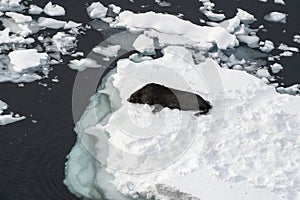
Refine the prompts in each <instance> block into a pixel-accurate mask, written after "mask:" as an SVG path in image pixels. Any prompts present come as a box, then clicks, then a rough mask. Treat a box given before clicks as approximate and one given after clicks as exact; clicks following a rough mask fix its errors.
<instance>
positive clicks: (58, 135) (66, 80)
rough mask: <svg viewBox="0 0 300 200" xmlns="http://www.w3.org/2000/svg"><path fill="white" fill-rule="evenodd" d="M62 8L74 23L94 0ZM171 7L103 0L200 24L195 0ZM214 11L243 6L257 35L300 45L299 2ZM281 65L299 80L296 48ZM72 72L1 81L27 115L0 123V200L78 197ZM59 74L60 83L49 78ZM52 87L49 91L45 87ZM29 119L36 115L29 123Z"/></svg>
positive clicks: (68, 1)
mask: <svg viewBox="0 0 300 200" xmlns="http://www.w3.org/2000/svg"><path fill="white" fill-rule="evenodd" d="M33 2H34V3H35V4H37V5H39V6H41V7H43V6H44V5H45V4H46V3H47V2H48V1H44V0H34V1H33ZM52 2H53V3H57V4H60V5H62V6H63V7H64V8H65V9H66V16H64V17H60V18H61V19H64V18H66V19H70V20H74V21H77V22H83V23H89V22H90V21H91V20H90V19H89V18H88V16H87V14H86V11H85V7H86V4H87V3H89V2H93V1H83V0H53V1H52ZM169 2H170V3H171V4H172V6H171V7H160V6H158V5H157V4H156V3H155V2H154V0H153V1H150V0H136V2H134V3H132V2H130V1H127V0H122V1H120V0H119V1H118V0H113V1H109V0H103V1H101V3H103V4H104V5H108V4H110V3H114V4H116V5H119V6H121V7H122V8H123V9H125V10H132V11H135V12H147V11H155V12H165V13H170V14H175V15H177V14H179V13H182V14H183V18H184V19H188V20H190V21H191V22H193V23H195V24H199V25H201V23H200V22H199V18H200V17H202V18H204V19H206V18H205V16H203V15H202V14H201V13H200V12H199V11H198V8H199V7H200V3H199V2H198V1H197V0H189V1H184V0H172V1H171V0H169ZM212 2H215V3H216V9H215V10H216V11H218V10H222V12H223V13H224V14H225V15H226V16H227V17H228V18H230V17H233V16H234V15H235V12H236V8H242V9H245V10H247V11H248V12H250V13H252V14H254V15H255V17H256V18H257V19H258V21H257V22H256V23H254V24H253V25H252V26H253V27H258V26H259V25H261V24H263V25H264V26H265V28H266V29H267V31H268V32H260V34H259V37H260V38H261V39H262V40H264V39H269V40H272V41H273V42H274V44H275V46H277V45H278V44H280V43H285V44H287V45H290V46H295V47H298V48H300V45H299V44H296V43H294V42H292V38H293V35H295V34H297V33H298V34H299V33H300V27H299V19H300V13H299V11H298V9H299V8H300V2H299V1H296V0H293V1H286V5H285V6H282V5H276V4H273V3H272V1H271V0H269V2H267V3H263V2H260V1H258V0H252V1H249V0H238V1H236V0H226V3H225V1H222V0H215V1H212ZM273 10H277V11H282V12H284V13H288V21H287V23H286V24H277V23H270V22H266V21H264V20H263V17H264V15H265V14H267V13H269V12H271V11H273ZM102 40H103V35H101V33H99V32H96V31H92V30H89V31H87V34H86V35H83V36H80V38H79V43H78V51H83V52H84V53H85V54H87V53H89V52H90V51H91V49H92V48H93V47H94V46H95V45H97V44H99V43H100V42H101V41H102ZM281 64H282V65H283V66H284V70H283V71H282V72H280V73H279V74H278V76H280V77H281V78H279V83H280V84H284V85H285V86H289V85H292V84H294V83H300V75H299V74H300V57H299V53H298V54H294V56H293V57H287V58H282V59H281ZM76 74H77V71H74V70H71V69H69V67H68V66H67V65H66V64H60V65H56V66H54V68H53V71H52V72H51V73H50V77H49V79H44V80H42V81H41V82H43V83H47V84H48V87H47V88H46V87H43V86H41V85H39V84H38V82H33V83H28V84H25V87H24V88H20V87H18V86H17V85H16V84H12V83H1V84H0V97H1V100H3V101H5V102H7V103H8V104H9V106H10V107H9V110H14V111H16V112H17V113H20V114H21V115H25V116H27V119H26V120H24V121H21V122H18V123H14V124H10V125H7V126H3V127H0V153H1V156H0V174H1V176H0V200H64V199H67V200H72V199H77V198H76V197H75V196H74V195H72V194H71V193H69V191H68V190H67V188H66V187H65V186H64V184H63V179H64V163H65V161H66V155H67V154H68V153H69V152H70V150H71V148H72V146H73V145H74V143H75V140H76V135H75V132H74V131H73V128H74V120H73V115H72V89H73V83H74V80H75V77H76ZM55 76H58V79H59V83H54V82H51V78H53V77H55ZM49 87H50V88H51V90H49V89H48V88H49ZM32 120H37V123H33V122H32Z"/></svg>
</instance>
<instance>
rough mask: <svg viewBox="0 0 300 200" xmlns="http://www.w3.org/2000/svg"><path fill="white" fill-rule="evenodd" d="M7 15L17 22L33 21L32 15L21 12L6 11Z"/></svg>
mask: <svg viewBox="0 0 300 200" xmlns="http://www.w3.org/2000/svg"><path fill="white" fill-rule="evenodd" d="M5 15H6V16H8V17H11V18H12V19H13V20H14V21H15V22H16V23H26V22H31V21H32V17H30V16H26V15H23V14H20V13H14V12H6V13H5Z"/></svg>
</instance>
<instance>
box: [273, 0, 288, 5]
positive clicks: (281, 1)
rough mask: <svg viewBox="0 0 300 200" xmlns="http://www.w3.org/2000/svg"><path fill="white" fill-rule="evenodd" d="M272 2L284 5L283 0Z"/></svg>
mask: <svg viewBox="0 0 300 200" xmlns="http://www.w3.org/2000/svg"><path fill="white" fill-rule="evenodd" d="M274 3H277V4H281V5H285V2H284V0H274Z"/></svg>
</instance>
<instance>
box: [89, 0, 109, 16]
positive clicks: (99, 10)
mask: <svg viewBox="0 0 300 200" xmlns="http://www.w3.org/2000/svg"><path fill="white" fill-rule="evenodd" d="M86 10H87V12H88V15H89V16H90V18H92V19H96V18H104V17H105V16H106V12H107V10H108V9H107V8H106V7H105V6H103V5H102V4H101V3H100V2H94V3H92V4H91V5H90V6H89V7H87V9H86Z"/></svg>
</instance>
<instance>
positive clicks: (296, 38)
mask: <svg viewBox="0 0 300 200" xmlns="http://www.w3.org/2000/svg"><path fill="white" fill-rule="evenodd" d="M293 41H294V42H296V43H299V44H300V35H294V39H293Z"/></svg>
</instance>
